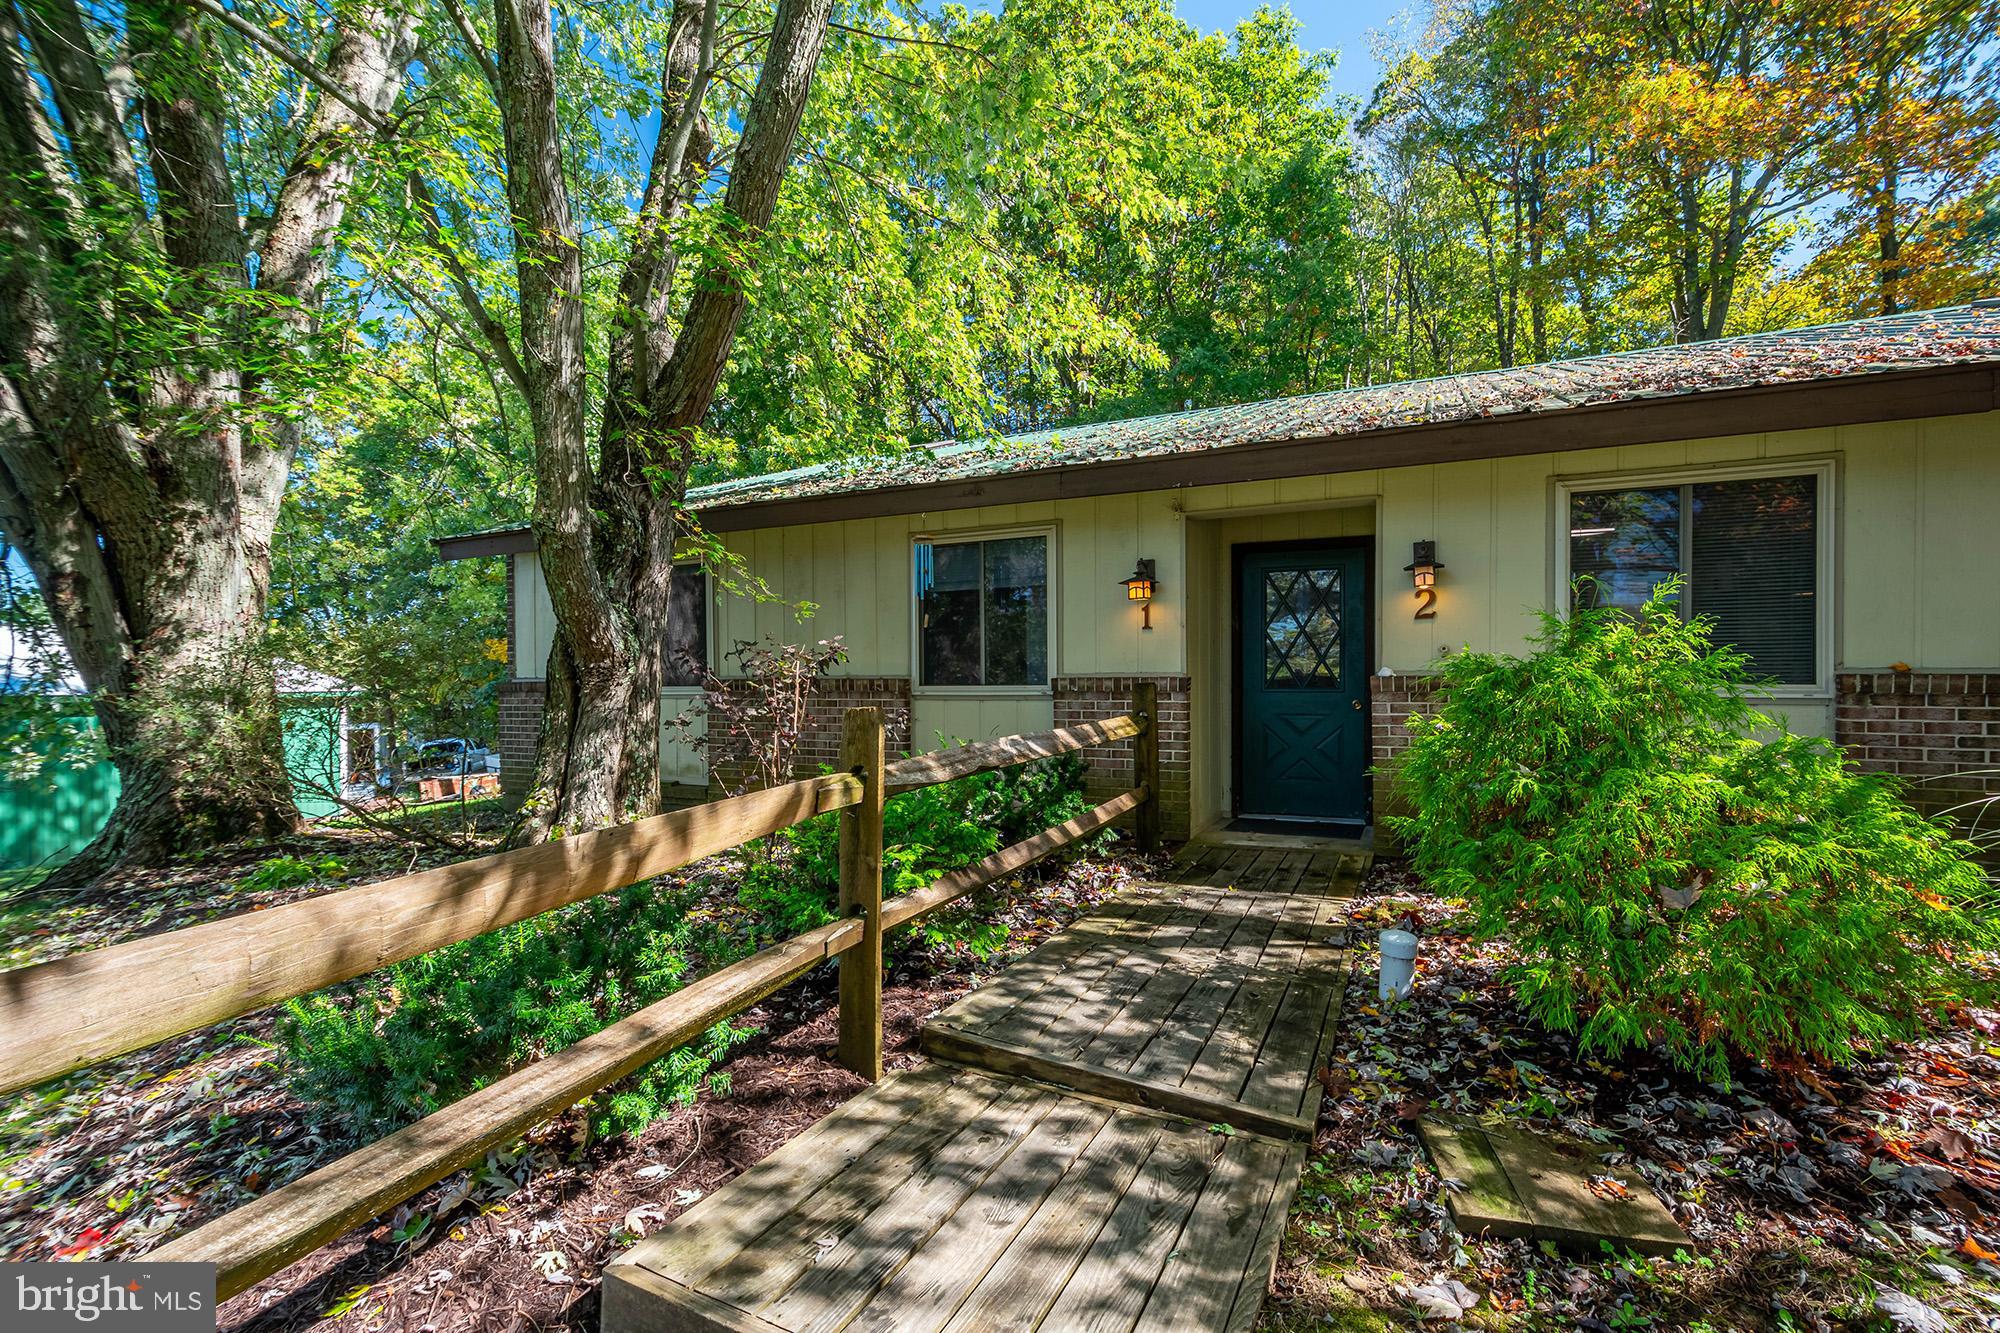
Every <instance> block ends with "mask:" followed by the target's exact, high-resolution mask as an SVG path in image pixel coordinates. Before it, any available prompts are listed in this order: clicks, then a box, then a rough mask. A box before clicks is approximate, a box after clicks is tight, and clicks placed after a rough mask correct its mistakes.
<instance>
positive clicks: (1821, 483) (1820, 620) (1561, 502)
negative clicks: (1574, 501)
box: [1549, 457, 1840, 699]
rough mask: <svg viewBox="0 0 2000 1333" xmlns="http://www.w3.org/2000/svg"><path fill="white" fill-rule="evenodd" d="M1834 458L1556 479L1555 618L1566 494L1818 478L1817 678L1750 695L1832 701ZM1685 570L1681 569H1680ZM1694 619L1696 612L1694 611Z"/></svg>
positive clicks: (1562, 598) (1561, 603)
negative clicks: (1770, 479)
mask: <svg viewBox="0 0 2000 1333" xmlns="http://www.w3.org/2000/svg"><path fill="white" fill-rule="evenodd" d="M1836 461H1837V460H1835V459H1832V458H1826V457H1813V458H1775V459H1759V460H1757V461H1755V462H1749V463H1740V464H1739V463H1724V464H1712V465H1711V464H1696V465H1693V466H1688V467H1677V468H1660V469H1648V470H1646V471H1642V472H1608V473H1596V474H1593V475H1590V476H1580V477H1557V478H1556V479H1555V504H1554V510H1555V513H1554V516H1553V517H1554V532H1553V535H1552V541H1553V542H1554V545H1555V558H1554V560H1552V561H1551V562H1550V567H1551V568H1552V569H1553V570H1554V571H1555V581H1554V584H1553V586H1551V587H1550V589H1549V604H1550V605H1551V606H1553V607H1555V609H1556V612H1557V614H1558V615H1563V616H1567V615H1568V614H1569V612H1570V603H1569V588H1570V582H1571V578H1570V567H1569V558H1570V535H1569V524H1570V517H1569V515H1570V496H1571V495H1572V494H1573V493H1575V492H1577V491H1621V490H1644V489H1646V488H1648V487H1656V486H1688V485H1698V484H1700V483H1702V482H1706V481H1739V480H1745V479H1750V478H1757V477H1805V476H1810V477H1814V478H1816V479H1817V481H1816V484H1815V491H1816V494H1815V499H1816V512H1815V514H1814V519H1815V521H1816V522H1817V523H1818V525H1819V531H1818V532H1817V533H1816V534H1815V536H1816V537H1817V539H1818V540H1817V541H1816V542H1815V543H1814V545H1815V547H1816V548H1817V554H1816V559H1817V560H1818V562H1819V563H1818V568H1817V569H1816V570H1815V572H1814V575H1815V580H1816V586H1817V587H1818V589H1819V596H1818V598H1817V599H1816V600H1817V601H1818V605H1817V606H1816V607H1814V609H1813V611H1814V622H1815V623H1814V643H1813V654H1814V656H1813V662H1814V667H1815V671H1814V675H1815V676H1816V678H1817V679H1816V680H1815V681H1814V682H1813V683H1812V684H1809V685H1774V686H1771V687H1769V688H1768V689H1763V690H1759V691H1758V692H1757V694H1756V695H1755V696H1754V697H1756V698H1759V699H1830V698H1832V697H1833V676H1834V644H1835V641H1836V637H1835V628H1836V623H1837V619H1836V610H1837V607H1836V603H1837V601H1838V596H1839V582H1838V579H1839V571H1840V566H1839V561H1838V558H1837V554H1838V550H1839V547H1838V543H1837V533H1836V529H1837V528H1838V526H1839V518H1838V515H1839V513H1840V508H1839V505H1838V503H1837V502H1836V501H1837V497H1836V493H1835V487H1836V485H1837V482H1838V472H1839V469H1838V468H1837V466H1836ZM1683 572H1685V571H1683ZM1694 612H1695V614H1696V615H1699V614H1701V608H1700V607H1695V608H1694Z"/></svg>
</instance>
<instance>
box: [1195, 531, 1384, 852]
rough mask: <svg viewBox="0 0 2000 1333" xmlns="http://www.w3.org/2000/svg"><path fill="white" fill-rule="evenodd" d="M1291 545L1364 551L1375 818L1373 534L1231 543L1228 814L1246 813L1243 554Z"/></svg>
mask: <svg viewBox="0 0 2000 1333" xmlns="http://www.w3.org/2000/svg"><path fill="white" fill-rule="evenodd" d="M1287 551H1359V552H1361V603H1362V616H1361V623H1362V631H1361V633H1362V639H1361V659H1362V662H1363V663H1364V664H1365V667H1364V670H1365V673H1366V675H1367V677H1368V679H1367V680H1366V681H1365V682H1364V688H1363V693H1362V698H1363V700H1364V702H1363V704H1362V708H1363V710H1364V712H1365V713H1366V716H1367V719H1368V744H1367V747H1366V748H1365V749H1364V751H1363V753H1364V754H1365V755H1366V756H1367V757H1368V762H1365V763H1364V764H1363V765H1362V767H1361V807H1362V817H1363V818H1364V819H1365V820H1367V822H1368V823H1369V824H1370V825H1371V826H1372V825H1373V824H1374V822H1375V765H1374V762H1373V757H1374V753H1375V670H1376V666H1377V663H1376V661H1375V538H1374V536H1373V535H1372V534H1371V535H1369V536H1366V537H1297V538H1293V539H1291V540H1289V541H1281V542H1235V543H1233V544H1231V546H1230V548H1229V652H1228V653H1227V654H1226V657H1227V660H1228V663H1229V818H1231V819H1241V818H1242V817H1243V661H1242V659H1243V560H1244V557H1246V556H1254V555H1273V554H1282V553H1284V552H1287Z"/></svg>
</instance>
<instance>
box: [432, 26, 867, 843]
mask: <svg viewBox="0 0 2000 1333" xmlns="http://www.w3.org/2000/svg"><path fill="white" fill-rule="evenodd" d="M830 15H831V0H778V4H777V7H776V12H775V14H774V15H773V16H772V18H771V21H770V26H769V29H768V31H766V32H758V31H756V30H755V29H753V30H752V31H750V32H748V33H747V34H734V36H736V37H738V38H741V39H742V40H740V41H736V42H733V43H732V45H736V46H738V47H739V48H740V47H742V46H746V45H753V44H754V45H758V46H761V48H762V59H761V61H759V62H758V64H757V72H756V76H755V77H756V82H755V89H754V92H753V93H752V94H751V95H750V97H749V98H748V100H747V102H745V103H743V104H742V107H741V121H740V131H739V132H738V133H737V135H736V137H735V140H734V142H733V143H731V144H730V145H729V146H728V158H727V166H726V169H725V171H724V173H723V175H724V177H725V181H726V183H724V184H722V185H721V187H720V190H719V192H716V191H714V188H713V177H714V172H713V171H712V168H713V167H714V166H715V164H714V163H713V162H712V161H711V158H710V155H711V153H713V152H714V151H715V149H716V143H715V140H716V133H715V127H714V122H713V121H712V120H711V117H710V115H709V108H708V105H707V101H706V98H707V94H708V91H709V89H710V86H711V84H712V82H714V81H716V79H717V75H718V74H719V73H722V72H724V62H725V61H728V60H729V59H730V57H729V56H727V55H723V56H719V55H718V46H719V43H718V36H719V35H720V34H721V32H722V28H723V24H722V5H721V3H720V0H679V2H678V3H676V4H675V5H674V6H673V9H672V13H671V17H670V19H669V21H668V23H667V26H666V29H665V32H664V34H663V35H662V37H661V39H660V41H659V44H658V52H659V72H658V77H657V83H656V86H657V88H658V90H659V92H658V97H657V102H656V103H655V104H654V105H653V106H652V107H651V108H648V109H649V110H651V111H653V112H655V113H656V114H657V117H658V131H657V133H656V135H655V136H654V143H653V148H652V152H651V153H650V155H649V161H648V164H647V168H646V175H645V185H644V188H643V192H642V194H641V196H640V199H639V206H638V209H637V211H636V214H635V215H633V216H632V217H631V218H630V219H629V221H628V223H627V225H626V226H625V227H624V228H623V229H622V233H623V247H622V248H623V251H624V253H623V255H622V258H621V259H620V261H619V274H620V276H619V279H618V284H617V288H616V294H615V296H614V297H613V298H612V299H611V300H610V301H609V303H608V308H601V309H600V311H597V312H593V311H592V310H591V309H590V308H589V307H588V306H587V296H588V293H587V292H586V288H585V282H584V272H583V244H582V241H581V240H580V238H579V234H578V230H577V225H576V217H575V210H574V208H573V206H572V200H571V189H570V183H569V178H568V176H567V174H566V170H565V166H566V162H565V147H564V112H565V109H566V107H565V100H564V88H563V77H564V71H565V62H566V61H567V60H569V59H572V58H573V57H570V56H568V55H566V54H565V53H562V52H559V50H558V46H557V41H556V30H557V24H556V20H555V15H554V13H553V11H552V8H551V5H550V3H549V0H498V3H496V4H495V5H494V6H493V9H492V14H491V21H492V45H491V51H490V54H489V52H488V50H487V49H486V46H485V43H484V41H483V38H482V34H480V33H478V32H476V31H474V30H473V27H472V25H471V24H470V23H469V22H467V23H464V24H463V27H464V39H465V42H466V47H467V55H468V57H469V58H470V59H471V60H473V61H475V62H476V63H477V65H478V67H479V68H480V69H481V70H482V71H483V72H484V74H485V76H486V79H487V83H488V88H489V91H490V93H491V96H492V101H493V106H494V108H495V109H496V111H497V113H498V120H499V128H500V138H501V144H502V161H503V164H504V168H505V172H506V202H507V209H508V215H509V218H510V224H511V226H510V231H511V236H510V241H511V248H512V253H513V257H514V264H515V270H516V274H517V289H518V293H519V298H518V299H519V309H518V320H519V328H520V334H519V346H518V347H516V346H515V345H514V342H513V340H512V338H511V337H510V336H509V335H508V333H507V331H506V330H505V329H504V328H502V326H500V325H499V324H498V323H497V322H495V321H493V320H492V319H490V318H486V317H482V316H480V314H479V309H480V306H479V303H478V301H477V298H476V295H475V294H473V293H471V292H470V291H469V289H468V291H466V292H464V293H462V294H463V295H467V296H470V297H472V299H471V301H470V302H469V304H470V307H471V308H470V310H469V312H468V313H471V314H472V315H473V316H474V318H475V322H477V323H479V325H480V327H481V328H482V329H483V330H484V331H485V333H486V336H487V338H488V341H489V342H490V343H492V345H493V350H494V353H495V355H496V356H497V358H498V359H499V360H500V361H501V363H502V364H503V365H505V366H507V367H508V369H509V373H510V374H511V375H512V376H513V377H514V379H515V381H516V387H517V388H518V389H519V391H520V393H521V396H522V397H523V399H524V400H525V401H526V404H527V417H528V422H529V427H530V430H531V432H532V435H533V439H534V454H535V503H534V518H533V523H534V530H535V537H536V542H537V545H538V549H539V553H540V560H541V565H542V572H543V576H544V578H545V579H546V581H547V583H548V588H549V598H550V601H551V603H552V604H553V607H554V611H555V621H556V633H555V641H554V646H553V647H552V648H551V650H550V654H549V661H548V665H547V668H546V679H547V696H546V705H545V711H544V714H543V721H542V736H541V744H540V749H539V753H538V755H537V759H536V769H535V775H534V780H533V784H532V788H531V791H530V796H529V802H528V807H527V817H526V819H525V820H524V822H523V828H524V836H526V837H528V838H531V839H533V838H540V837H545V836H548V835H549V834H551V833H553V832H557V831H573V830H576V829H585V828H595V827H598V826H601V825H604V824H608V823H612V822H615V821H616V820H618V819H620V818H626V817H630V816H633V815H638V814H644V813H649V812H651V811H652V810H654V809H656V808H657V806H658V803H659V736H660V698H659V695H660V681H661V668H662V662H661V654H660V650H659V645H660V644H662V643H663V642H665V633H666V616H667V598H668V587H669V583H670V580H671V578H672V572H673V556H674V551H675V547H676V545H677V543H678V542H679V541H680V539H681V538H682V536H683V535H684V532H685V528H684V525H683V514H682V511H681V502H682V500H683V498H684V496H685V494H686V488H687V478H688V474H689V472H690V470H691V469H692V467H693V465H694V462H695V458H696V454H697V446H698V442H699V434H700V429H701V426H702V423H703V420H704V418H705V417H706V416H707V413H708V409H709V405H710V403H711V402H712V401H713V399H714V397H715V392H716V388H717V385H718V384H719V382H720V381H721V378H722V374H723V371H724V368H725V366H726V364H727V361H728V357H729V352H730V348H731V346H732V345H733V343H734V340H735V334H736V329H737V324H738V322H739V321H740V319H741V318H742V315H743V311H744V308H745V305H746V303H747V299H748V297H747V293H748V285H749V283H750V282H751V281H752V279H753V275H754V274H755V272H756V270H757V267H758V263H759V260H760V258H761V256H762V253H763V249H764V246H765V242H766V237H765V229H766V227H767V226H768V224H769V223H770V221H771V218H772V215H773V213H774V211H775V210H776V207H777V202H778V191H779V184H780V182H781V181H782V179H783V177H784V174H785V170H786V167H787V166H788V165H789V163H790V160H791V156H792V148H793V143H794V140H795V138H796V136H797V133H798V128H799V122H800V119H801V117H802V116H803V114H804V112H805V106H806V99H807V95H808V93H809V91H810V89H811V87H812V80H813V74H814V71H815V70H816V69H817V67H818V65H819V59H820V53H821V50H822V48H823V46H824V44H825V41H826V35H827V25H828V22H829V19H830ZM565 29H566V30H568V31H573V30H574V26H573V25H572V24H571V23H569V22H566V23H565ZM730 72H731V73H734V72H736V69H735V68H734V67H732V68H731V70H730ZM705 190H708V191H709V192H710V193H712V194H714V195H715V196H716V197H713V198H712V199H708V200H707V206H706V207H705V208H703V209H702V210H701V211H702V212H703V213H704V214H705V215H706V216H704V217H703V218H702V220H701V227H700V232H701V237H702V247H701V249H700V250H698V251H697V252H696V253H695V254H694V255H693V260H692V262H693V265H694V267H695V269H696V274H695V277H694V278H693V280H692V281H691V282H690V283H688V284H687V286H686V287H685V288H681V287H677V285H676V281H675V278H676V273H677V270H678V268H679V265H680V262H681V258H682V253H683V247H684V245H685V244H686V242H687V240H688V237H689V234H690V233H689V230H688V229H687V228H685V227H684V226H683V224H684V222H685V221H686V220H687V219H688V217H689V215H690V213H691V212H693V211H695V210H696V209H697V207H698V205H700V204H702V203H703V202H704V198H705V196H704V191H705ZM677 297H679V298H682V300H681V303H680V304H679V305H678V308H677V305H676V298H677ZM593 313H595V314H597V315H598V318H599V320H600V321H601V327H602V336H603V338H604V340H605V342H606V343H607V344H608V354H607V357H606V361H605V367H604V372H603V379H602V381H601V385H602V391H601V394H600V395H599V396H598V400H597V401H596V402H595V403H594V404H593V403H592V402H591V401H590V399H591V393H592V386H591V383H590V378H589V376H588V375H587V374H586V365H587V362H588V360H589V357H590V351H591V345H592V338H593V336H594V334H595V330H593V328H592V320H591V318H590V316H592V315H593ZM593 424H594V426H595V437H596V438H595V441H594V443H595V445H596V450H595V453H596V460H595V465H594V466H593V463H592V457H591V455H592V447H591V446H592V444H593V440H592V427H593Z"/></svg>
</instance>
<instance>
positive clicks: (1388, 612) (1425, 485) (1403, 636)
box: [1380, 466, 1490, 671]
mask: <svg viewBox="0 0 2000 1333" xmlns="http://www.w3.org/2000/svg"><path fill="white" fill-rule="evenodd" d="M1437 471H1438V469H1437V468H1435V467H1429V466H1425V467H1410V468H1395V469H1392V470H1390V471H1387V472H1384V473H1383V474H1382V518H1381V524H1382V527H1381V542H1380V546H1381V550H1382V566H1383V568H1382V583H1383V593H1382V642H1381V648H1380V655H1381V660H1382V664H1383V665H1384V666H1388V667H1391V668H1393V669H1395V670H1397V671H1422V670H1423V669H1425V668H1426V667H1428V666H1429V665H1430V662H1431V659H1432V657H1433V656H1434V655H1435V654H1436V651H1437V649H1436V638H1435V635H1434V634H1433V627H1434V626H1436V625H1437V623H1438V622H1437V621H1435V620H1415V619H1412V618H1411V617H1412V613H1413V612H1414V611H1415V609H1416V608H1415V602H1414V600H1413V598H1412V595H1411V591H1410V585H1409V583H1408V581H1407V576H1405V575H1404V574H1403V572H1402V569H1403V566H1404V565H1406V564H1408V563H1409V560H1410V555H1409V552H1410V543H1412V542H1415V541H1421V540H1423V539H1424V538H1426V537H1437V538H1438V540H1439V541H1441V542H1442V541H1444V540H1445V538H1444V537H1442V536H1440V535H1439V534H1438V533H1437V532H1436V528H1437ZM1444 559H1445V560H1446V562H1447V563H1449V562H1450V559H1451V557H1450V556H1449V554H1446V555H1445V556H1444ZM1392 580H1393V581H1392ZM1459 595H1460V596H1461V597H1465V598H1476V597H1478V596H1480V595H1481V590H1480V589H1478V588H1476V587H1474V586H1473V585H1472V584H1471V583H1469V582H1468V583H1466V584H1463V585H1461V587H1460V590H1459ZM1488 595H1490V594H1488ZM1439 614H1440V615H1442V614H1443V612H1442V610H1440V612H1439Z"/></svg>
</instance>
